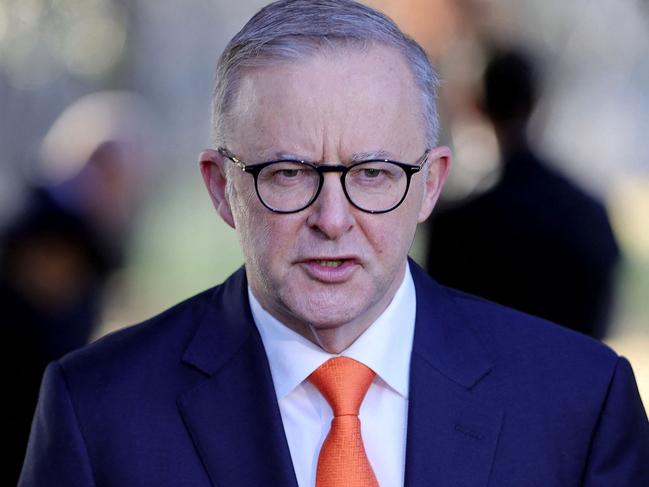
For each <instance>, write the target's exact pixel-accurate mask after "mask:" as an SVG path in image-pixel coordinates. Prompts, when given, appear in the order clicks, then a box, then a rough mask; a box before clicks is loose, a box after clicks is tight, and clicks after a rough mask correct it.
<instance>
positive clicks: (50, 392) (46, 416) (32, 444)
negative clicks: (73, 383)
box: [18, 362, 95, 487]
mask: <svg viewBox="0 0 649 487" xmlns="http://www.w3.org/2000/svg"><path fill="white" fill-rule="evenodd" d="M62 485H65V486H70V487H90V486H94V485H95V481H94V479H93V475H92V468H91V465H90V458H89V456H88V451H87V449H86V444H85V441H84V438H83V435H82V432H81V429H80V427H79V422H78V420H77V416H76V413H75V410H74V405H73V403H72V399H71V397H70V392H69V389H68V385H67V383H66V380H65V377H64V372H63V369H62V368H61V366H60V365H59V364H58V363H57V362H53V363H51V364H50V365H49V366H48V367H47V369H46V370H45V374H44V376H43V383H42V385H41V391H40V396H39V399H38V406H37V407H36V413H35V415H34V419H33V422H32V431H31V435H30V437H29V445H28V447H27V455H26V457H25V462H24V464H23V469H22V473H21V476H20V480H19V481H18V487H48V486H52V487H54V486H62Z"/></svg>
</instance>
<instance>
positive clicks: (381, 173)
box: [21, 0, 649, 486]
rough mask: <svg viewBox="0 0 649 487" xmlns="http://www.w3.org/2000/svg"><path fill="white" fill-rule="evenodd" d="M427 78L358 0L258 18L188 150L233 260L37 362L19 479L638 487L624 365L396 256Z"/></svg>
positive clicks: (427, 129)
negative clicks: (197, 291) (54, 358)
mask: <svg viewBox="0 0 649 487" xmlns="http://www.w3.org/2000/svg"><path fill="white" fill-rule="evenodd" d="M435 85H436V81H435V76H434V74H433V70H432V68H431V66H430V64H429V62H428V60H427V59H426V56H425V54H424V53H423V51H422V50H421V48H420V47H419V46H417V45H416V44H415V43H414V42H413V41H411V40H410V39H408V38H406V37H404V35H403V34H402V33H401V32H400V31H399V30H398V29H397V27H396V26H395V25H394V24H393V23H392V22H391V21H390V20H388V19H386V18H385V17H383V16H382V15H381V14H379V13H377V12H375V11H373V10H371V9H369V8H367V7H364V6H362V5H360V4H357V3H355V2H351V1H348V0H319V1H305V0H296V1H287V0H284V1H280V2H277V3H274V4H271V5H269V6H268V7H266V8H265V9H263V10H261V11H260V12H259V13H258V14H257V15H256V16H254V17H253V18H252V19H251V20H250V22H248V24H247V25H246V26H245V27H244V28H243V30H242V31H241V32H240V33H239V34H237V36H235V38H234V39H233V40H232V41H231V43H230V44H229V46H228V47H227V48H226V50H225V52H224V54H223V56H222V57H221V59H220V61H219V65H218V68H217V80H216V89H215V96H214V113H215V117H214V125H215V140H216V149H213V150H207V151H204V152H203V153H202V154H201V156H200V164H201V170H202V174H203V177H204V179H205V183H206V185H207V188H208V191H209V193H210V196H211V198H212V200H213V202H214V205H215V207H216V209H217V212H218V213H219V215H220V216H221V217H222V218H223V219H224V220H225V221H226V222H227V223H229V224H230V225H231V226H233V227H234V228H235V229H236V231H237V233H238V235H239V237H240V241H241V246H242V249H243V252H244V258H245V268H244V269H241V270H240V271H238V272H237V273H235V274H234V275H233V276H232V277H231V278H230V279H228V280H227V281H226V282H225V283H224V284H222V285H221V286H218V287H216V288H215V289H212V290H209V291H206V292H205V293H203V294H201V295H198V296H196V297H194V298H191V299H190V300H188V301H186V302H184V303H181V304H180V305H178V306H176V307H174V308H172V309H171V310H169V311H167V312H165V313H164V314H162V315H160V316H158V317H156V318H153V319H152V320H150V321H148V322H146V323H144V324H142V325H139V326H136V327H133V328H130V329H127V330H125V331H122V332H119V333H116V334H114V335H112V336H109V337H107V338H105V339H103V340H101V341H100V342H98V343H96V344H94V345H92V346H90V347H88V348H86V349H83V350H81V351H79V352H76V353H73V354H71V355H68V356H67V357H65V358H64V359H62V360H60V361H59V362H55V363H53V364H51V365H50V366H49V369H48V371H47V373H46V377H45V379H44V383H43V387H42V391H41V398H40V404H39V408H38V411H37V413H36V417H35V420H34V426H33V433H32V438H31V440H30V446H29V448H28V452H27V458H26V461H25V466H24V469H23V476H22V480H21V485H25V486H28V485H79V486H87V485H102V486H117V485H128V486H144V485H147V486H148V485H156V486H164V485H169V486H178V485H191V486H200V485H206V486H207V485H215V486H257V485H264V486H295V485H301V486H308V485H314V484H316V485H319V486H334V485H346V486H360V485H364V486H368V485H379V484H380V485H383V486H393V485H412V486H415V485H417V486H429V485H439V486H447V485H448V486H450V485H454V486H456V485H493V486H507V485H512V486H514V485H515V486H521V485H582V484H583V485H589V486H595V485H642V484H644V483H645V481H646V480H647V479H648V478H649V472H648V471H647V462H646V460H647V458H649V427H648V425H647V419H646V416H645V414H644V412H643V409H642V404H641V402H640V399H639V397H638V393H637V389H636V387H635V382H634V379H633V375H632V372H631V369H630V366H629V364H628V362H627V361H626V360H624V359H623V358H620V357H618V356H616V355H615V354H614V353H613V352H612V351H611V350H609V349H607V348H605V347H604V346H602V345H600V344H598V343H596V342H593V341H590V340H589V339H586V338H584V337H582V336H580V335H577V334H574V333H572V332H569V331H566V330H562V329H560V328H558V327H555V326H553V325H550V324H548V323H545V322H542V321H540V320H538V319H536V318H531V317H528V316H526V315H522V314H519V313H518V312H515V311H511V310H508V309H505V308H501V307H499V306H497V305H493V304H490V303H487V302H484V301H480V300H478V299H475V298H472V297H469V296H465V295H461V294H458V293H456V292H453V291H450V290H447V289H444V288H441V287H440V286H438V285H437V284H436V283H435V282H434V281H432V280H431V279H430V278H429V277H427V276H426V274H425V273H424V272H423V271H422V270H421V269H419V268H418V267H417V266H416V265H414V264H412V263H409V262H408V261H407V252H408V248H409V246H410V244H411V242H412V239H413V236H414V232H415V227H416V225H417V223H418V222H421V221H423V220H424V219H425V218H426V217H427V216H428V215H429V214H430V212H431V210H432V208H433V206H434V203H435V201H436V199H437V197H438V195H439V192H440V189H441V186H442V184H443V181H444V178H445V176H446V172H447V169H448V163H449V158H450V155H449V151H448V149H447V148H444V147H437V146H436V128H437V126H436V115H435V104H434V88H435ZM391 161H396V162H391ZM401 161H403V162H401ZM374 374H376V375H374ZM352 396H353V397H352ZM363 396H364V397H363ZM359 409H360V415H359V416H360V425H361V426H359V416H358V415H357V414H358V413H359ZM332 417H333V419H332Z"/></svg>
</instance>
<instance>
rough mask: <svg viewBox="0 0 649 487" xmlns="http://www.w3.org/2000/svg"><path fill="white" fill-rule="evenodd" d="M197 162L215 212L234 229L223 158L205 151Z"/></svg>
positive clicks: (213, 151)
mask: <svg viewBox="0 0 649 487" xmlns="http://www.w3.org/2000/svg"><path fill="white" fill-rule="evenodd" d="M198 162H199V164H200V166H201V174H202V175H203V181H204V182H205V187H206V188H207V192H208V193H209V194H210V198H211V199H212V203H213V204H214V208H216V212H217V213H218V214H219V216H220V217H221V218H222V219H223V221H224V222H225V223H227V224H228V225H230V226H231V227H232V228H234V227H235V226H234V217H233V216H232V208H231V207H230V201H229V199H228V194H227V191H226V184H227V177H226V175H225V162H224V157H223V156H222V155H221V154H220V153H219V152H218V151H216V150H214V149H205V150H204V151H203V152H201V154H200V156H199V157H198Z"/></svg>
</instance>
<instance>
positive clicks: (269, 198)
mask: <svg viewBox="0 0 649 487" xmlns="http://www.w3.org/2000/svg"><path fill="white" fill-rule="evenodd" d="M319 180H320V176H319V175H318V173H317V171H315V169H313V168H312V167H310V166H307V165H305V164H300V163H299V162H290V161H288V162H284V161H281V162H274V163H273V164H269V165H268V166H266V167H265V168H263V169H262V170H261V171H260V172H259V176H258V177H257V190H258V191H259V196H260V197H261V199H262V200H263V202H264V203H265V204H266V205H267V206H269V207H271V208H273V209H274V210H278V211H295V210H299V209H301V208H303V207H305V206H306V205H307V204H308V203H309V202H310V201H311V199H312V198H313V197H314V196H315V194H316V192H317V190H318V182H319Z"/></svg>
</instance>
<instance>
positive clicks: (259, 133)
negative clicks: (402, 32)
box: [230, 46, 423, 162]
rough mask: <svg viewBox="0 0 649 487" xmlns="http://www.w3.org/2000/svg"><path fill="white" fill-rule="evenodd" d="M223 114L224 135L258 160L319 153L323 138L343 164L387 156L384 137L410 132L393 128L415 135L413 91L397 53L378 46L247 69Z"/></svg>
mask: <svg viewBox="0 0 649 487" xmlns="http://www.w3.org/2000/svg"><path fill="white" fill-rule="evenodd" d="M230 118H231V120H232V123H231V125H230V127H231V133H230V135H231V137H230V139H231V140H235V141H237V142H245V144H246V145H247V147H248V148H250V149H252V147H253V146H257V148H256V150H254V155H255V156H256V157H260V158H261V157H263V158H265V159H266V160H271V159H279V158H292V159H309V160H312V161H314V154H315V155H318V154H321V155H322V156H323V157H326V151H325V150H324V148H323V147H322V143H323V142H322V141H323V140H325V139H332V140H338V142H339V145H340V146H341V148H343V149H344V150H343V151H341V152H337V154H339V155H342V154H343V153H344V156H345V159H346V160H349V161H350V162H354V161H357V160H364V159H372V158H376V159H395V158H397V157H398V156H400V153H399V152H398V151H397V152H395V150H394V147H393V144H391V143H390V142H391V139H394V138H395V137H397V136H399V137H403V136H404V135H406V136H411V135H412V134H411V133H407V134H402V133H401V127H406V126H407V127H410V132H413V131H415V132H422V134H423V123H422V109H421V95H420V92H419V90H418V89H417V86H416V84H415V82H414V79H413V77H412V75H411V74H410V72H409V70H408V67H407V65H406V63H405V61H404V60H403V58H402V56H401V54H400V53H399V52H398V51H396V50H394V49H392V48H386V47H384V46H377V47H375V48H373V49H371V50H364V51H359V50H355V51H348V52H343V53H341V54H340V55H339V56H335V57H332V56H329V55H327V56H319V55H316V56H315V57H312V58H309V59H305V60H300V61H290V62H288V61H285V62H281V63H278V64H274V65H272V66H264V67H256V68H254V69H248V70H247V71H246V72H245V73H243V76H242V78H241V80H240V84H239V87H238V94H237V98H236V102H235V103H234V104H233V107H232V111H231V112H230ZM413 118H415V119H416V121H415V122H414V123H413V121H412V119H413ZM413 126H414V127H416V128H415V129H414V130H413ZM241 139H245V140H243V141H242V140H241ZM232 149H233V150H237V149H238V148H237V147H232Z"/></svg>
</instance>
